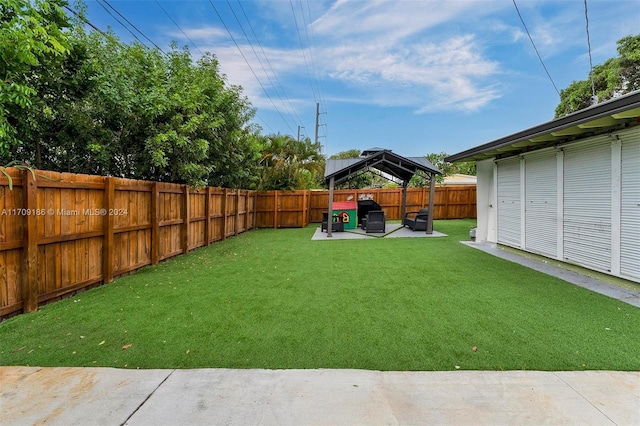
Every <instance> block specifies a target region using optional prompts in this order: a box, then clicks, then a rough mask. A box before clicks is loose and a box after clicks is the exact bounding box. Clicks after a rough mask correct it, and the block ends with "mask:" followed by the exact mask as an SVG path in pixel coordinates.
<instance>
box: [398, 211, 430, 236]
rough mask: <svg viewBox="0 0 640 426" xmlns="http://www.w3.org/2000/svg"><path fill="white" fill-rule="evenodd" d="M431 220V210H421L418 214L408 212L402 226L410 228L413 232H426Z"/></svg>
mask: <svg viewBox="0 0 640 426" xmlns="http://www.w3.org/2000/svg"><path fill="white" fill-rule="evenodd" d="M428 220H429V209H420V211H417V212H407V213H405V215H404V219H402V226H408V227H409V228H411V230H412V231H426V230H427V221H428Z"/></svg>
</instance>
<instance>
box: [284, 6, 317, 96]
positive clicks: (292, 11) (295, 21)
mask: <svg viewBox="0 0 640 426" xmlns="http://www.w3.org/2000/svg"><path fill="white" fill-rule="evenodd" d="M289 4H290V5H291V13H292V14H293V21H294V23H295V25H296V32H297V33H298V41H299V42H300V50H301V52H302V59H303V60H304V66H305V68H306V70H307V77H308V78H309V84H310V85H311V92H312V94H313V100H314V101H316V102H318V96H316V91H315V88H314V86H313V80H312V79H311V73H310V72H309V63H308V62H307V55H305V53H304V46H303V44H302V37H301V36H300V27H299V26H298V18H297V17H296V11H295V9H294V8H293V0H289Z"/></svg>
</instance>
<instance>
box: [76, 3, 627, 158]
mask: <svg viewBox="0 0 640 426" xmlns="http://www.w3.org/2000/svg"><path fill="white" fill-rule="evenodd" d="M108 1H109V4H110V5H112V6H113V7H114V8H115V9H117V11H118V12H120V13H121V14H122V15H123V16H124V17H125V18H126V19H127V20H128V21H130V22H131V24H133V25H135V26H136V27H137V28H138V29H139V30H140V31H142V32H143V33H144V34H145V35H146V36H147V37H148V38H149V39H151V40H152V41H153V42H154V43H155V44H156V45H158V46H159V47H161V48H162V49H168V46H169V44H170V43H171V42H172V41H176V42H178V44H179V45H180V46H183V45H187V46H188V47H189V49H190V51H191V52H192V55H193V57H194V58H196V59H197V58H198V57H199V56H200V52H207V51H209V52H212V53H214V54H215V55H216V57H217V58H218V60H219V61H220V66H221V71H222V72H223V73H224V74H225V75H226V76H227V79H228V82H229V83H230V84H234V85H240V86H242V88H243V93H244V94H245V95H246V96H247V97H248V99H249V101H250V102H251V103H252V105H253V106H254V107H256V108H257V117H256V118H255V122H256V123H257V124H259V125H260V126H262V128H263V134H268V133H283V134H290V135H293V136H297V131H298V126H303V128H302V130H301V133H302V135H303V136H309V137H310V138H311V139H312V140H313V139H314V136H315V116H316V103H320V111H321V115H320V123H321V126H320V131H319V135H320V138H319V141H320V142H321V143H322V144H323V146H324V149H323V152H324V153H325V154H327V155H332V154H335V153H337V152H340V151H345V150H348V149H359V150H364V149H368V148H372V147H382V148H387V149H391V150H393V151H394V152H396V153H398V154H400V155H403V156H420V155H425V154H428V153H436V152H442V151H444V152H446V153H448V154H454V153H456V152H459V151H462V150H465V149H468V148H472V147H474V146H476V145H479V144H482V143H485V142H489V141H492V140H494V139H498V138H500V137H502V136H506V135H509V134H511V133H514V132H517V131H519V130H523V129H526V128H529V127H532V126H534V125H537V124H541V123H543V122H546V121H549V120H551V119H552V118H553V112H554V109H555V107H556V105H557V104H558V102H559V96H558V93H557V92H556V90H555V88H554V86H553V84H552V83H551V81H550V79H549V77H548V76H547V74H546V72H545V70H544V68H543V67H542V65H541V64H540V61H539V59H538V57H537V55H536V52H535V50H534V49H533V47H532V45H531V41H530V40H529V37H528V36H527V33H526V32H525V30H524V27H523V25H522V23H521V21H520V18H519V17H518V13H517V11H516V8H515V7H514V3H513V1H512V0H474V1H442V0H441V1H417V0H414V1H408V0H391V1H384V0H378V1H373V0H337V1H319V0H258V1H241V2H238V1H236V0H229V1H227V0H212V1H209V0H205V1H199V0H189V1H165V0H157V1H156V0H145V1H140V0H127V1H117V0H108ZM100 3H102V4H103V5H104V6H105V7H107V8H108V5H107V4H105V3H104V2H103V1H102V0H86V5H87V17H88V19H89V20H90V21H91V23H93V24H94V25H96V26H97V27H99V28H101V29H104V30H106V29H107V28H108V27H110V28H111V29H112V30H113V31H114V32H115V33H116V34H117V35H118V36H119V37H120V38H121V40H123V41H125V42H130V41H133V40H134V38H133V36H132V35H131V34H130V33H129V32H128V31H127V30H126V29H125V28H123V26H122V25H120V24H119V23H118V22H117V21H116V20H115V19H114V18H113V17H112V16H110V15H109V14H108V13H107V12H106V11H105V10H104V8H103V7H101V5H100ZM516 3H517V6H518V9H519V10H520V13H521V14H522V17H523V19H524V22H525V24H526V26H527V28H528V29H529V32H530V34H531V36H532V38H533V41H534V43H535V45H536V47H537V49H538V51H539V53H540V55H541V57H542V59H543V61H544V63H545V65H546V67H547V69H548V71H549V73H550V75H551V78H552V79H553V81H554V83H555V85H556V86H557V88H558V89H559V90H560V89H563V88H565V87H566V86H567V85H569V84H570V83H571V82H572V81H574V80H584V79H586V78H587V75H588V72H589V54H588V49H587V35H586V20H585V6H584V1H583V0H564V1H537V0H519V1H518V0H517V1H516ZM587 6H588V19H589V33H590V41H591V55H592V58H593V64H594V65H596V64H601V63H603V62H604V61H605V60H607V59H608V58H611V57H614V56H616V55H617V53H616V41H617V40H618V39H620V38H622V37H624V36H626V35H630V34H634V35H635V34H638V33H640V7H638V2H637V0H632V1H617V0H597V1H596V0H590V1H588V2H587ZM163 9H164V10H163ZM110 10H111V9H110ZM111 13H112V14H113V15H115V16H118V15H117V14H116V13H115V12H114V11H113V10H111ZM118 18H119V19H120V21H122V22H123V23H125V24H126V22H125V21H124V19H122V18H121V17H118ZM173 21H175V23H174V22H173ZM176 24H177V25H176ZM225 27H226V28H225ZM133 31H134V32H135V30H133ZM230 34H231V35H230ZM231 36H233V39H232V37H231ZM138 37H139V38H140V39H141V40H142V41H143V42H145V44H148V45H151V43H149V42H148V41H147V40H146V39H144V38H143V37H142V36H141V35H139V34H138ZM234 40H235V41H234ZM236 45H237V46H236ZM240 52H242V53H240ZM247 62H248V63H249V64H250V66H249V65H248V64H247ZM256 76H257V78H256Z"/></svg>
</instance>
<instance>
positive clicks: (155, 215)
mask: <svg viewBox="0 0 640 426" xmlns="http://www.w3.org/2000/svg"><path fill="white" fill-rule="evenodd" d="M159 262H160V183H159V182H153V186H152V191H151V264H152V265H157V264H158V263H159Z"/></svg>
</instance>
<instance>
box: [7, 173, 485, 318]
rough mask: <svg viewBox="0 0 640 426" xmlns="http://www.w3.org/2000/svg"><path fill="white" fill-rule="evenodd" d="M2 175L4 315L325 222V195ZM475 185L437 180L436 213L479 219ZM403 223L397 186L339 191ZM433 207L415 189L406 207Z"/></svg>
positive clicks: (339, 194)
mask: <svg viewBox="0 0 640 426" xmlns="http://www.w3.org/2000/svg"><path fill="white" fill-rule="evenodd" d="M6 171H7V173H8V174H9V175H10V176H11V182H12V184H13V188H12V189H10V188H9V180H8V179H7V178H6V177H5V176H4V175H1V174H0V317H7V316H10V315H13V314H15V313H20V312H31V311H34V310H36V309H37V308H38V305H40V304H43V303H46V302H49V301H54V300H57V299H59V298H61V297H63V296H65V295H67V296H68V295H70V294H73V293H75V292H77V291H80V290H83V289H85V288H90V287H93V286H96V285H99V284H100V283H103V282H110V281H112V280H113V278H114V277H116V276H119V275H123V274H126V273H129V272H132V271H135V270H137V269H139V268H142V267H143V266H146V265H155V264H157V263H158V262H160V261H161V260H164V259H168V258H170V257H173V256H177V255H179V254H183V253H187V252H188V251H189V250H192V249H195V248H197V247H202V246H206V245H209V244H210V243H212V242H215V241H220V240H224V239H226V238H227V237H230V236H233V235H238V234H239V233H241V232H245V231H247V230H250V229H252V228H257V227H261V228H297V227H304V226H306V225H308V224H309V223H312V222H320V221H321V220H322V212H323V211H326V210H327V203H328V197H329V195H328V191H306V190H305V191H263V192H256V191H247V190H240V189H225V188H212V187H207V188H192V187H188V186H186V185H179V184H171V183H162V182H148V181H139V180H131V179H121V178H113V177H103V176H89V175H78V174H71V173H57V172H49V171H40V170H38V171H35V174H36V179H34V174H33V173H32V172H31V171H29V170H26V171H25V170H23V171H21V170H17V169H11V168H10V169H6ZM475 193H476V190H475V186H459V187H458V186H455V187H454V186H451V187H448V186H439V187H437V188H436V190H435V200H434V201H435V214H434V218H435V219H454V218H474V217H476V204H475V199H476V197H475ZM334 194H335V195H334V201H347V200H349V199H352V200H358V199H359V198H360V197H361V196H365V197H368V198H372V199H373V200H375V201H376V202H377V203H378V204H380V205H381V207H382V209H383V210H384V211H385V212H386V215H387V218H388V219H400V210H401V203H402V191H401V190H400V189H378V190H341V191H335V192H334ZM428 203H429V190H428V189H426V188H425V189H423V188H411V189H409V190H408V193H407V211H411V210H418V209H420V208H422V207H425V206H427V205H428Z"/></svg>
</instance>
